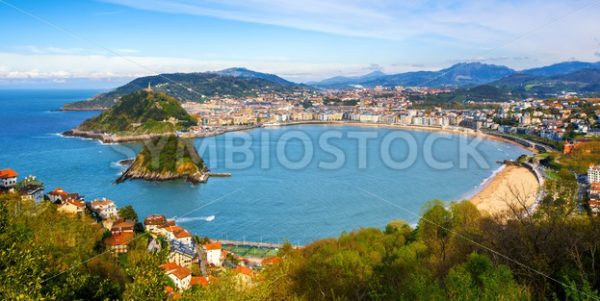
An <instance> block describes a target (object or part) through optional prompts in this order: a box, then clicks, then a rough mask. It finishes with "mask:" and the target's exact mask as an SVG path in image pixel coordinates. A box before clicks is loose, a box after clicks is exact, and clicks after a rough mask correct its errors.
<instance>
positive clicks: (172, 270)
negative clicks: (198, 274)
mask: <svg viewBox="0 0 600 301" xmlns="http://www.w3.org/2000/svg"><path fill="white" fill-rule="evenodd" d="M160 268H161V269H163V270H164V271H165V273H167V274H172V275H174V276H175V277H177V279H183V278H185V277H188V276H190V275H192V271H191V270H190V269H188V268H184V267H182V266H180V265H178V264H176V263H174V262H167V263H164V264H161V265H160Z"/></svg>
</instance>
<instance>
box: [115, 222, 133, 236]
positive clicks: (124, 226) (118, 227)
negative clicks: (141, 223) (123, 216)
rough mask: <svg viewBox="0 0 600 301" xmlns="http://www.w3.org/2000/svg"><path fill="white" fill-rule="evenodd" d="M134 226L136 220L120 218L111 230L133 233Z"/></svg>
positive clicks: (116, 232)
mask: <svg viewBox="0 0 600 301" xmlns="http://www.w3.org/2000/svg"><path fill="white" fill-rule="evenodd" d="M134 227H135V222H134V221H128V220H119V221H116V222H115V223H113V224H112V226H111V227H110V232H111V233H112V234H118V233H133V230H134Z"/></svg>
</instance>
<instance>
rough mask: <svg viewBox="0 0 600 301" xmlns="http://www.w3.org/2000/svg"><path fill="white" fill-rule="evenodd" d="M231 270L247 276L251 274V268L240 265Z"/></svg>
mask: <svg viewBox="0 0 600 301" xmlns="http://www.w3.org/2000/svg"><path fill="white" fill-rule="evenodd" d="M233 271H234V272H236V273H240V274H244V275H248V276H252V274H253V272H252V269H250V268H248V267H245V266H241V265H238V266H237V267H236V268H235V269H234V270H233Z"/></svg>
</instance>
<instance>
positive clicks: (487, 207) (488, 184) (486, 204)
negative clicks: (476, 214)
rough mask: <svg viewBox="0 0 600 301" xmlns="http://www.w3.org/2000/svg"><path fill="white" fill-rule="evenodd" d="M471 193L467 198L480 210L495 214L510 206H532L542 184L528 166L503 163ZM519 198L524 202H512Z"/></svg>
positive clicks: (536, 199)
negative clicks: (477, 189)
mask: <svg viewBox="0 0 600 301" xmlns="http://www.w3.org/2000/svg"><path fill="white" fill-rule="evenodd" d="M494 173H495V174H492V176H490V177H489V178H488V179H486V180H485V181H484V182H483V183H482V184H481V185H480V187H481V189H479V191H477V192H475V193H473V195H472V196H471V197H470V198H468V200H469V201H470V202H471V203H473V204H474V205H475V206H476V207H477V209H479V210H480V211H485V212H487V213H489V214H492V215H496V214H501V213H503V212H506V211H507V210H509V209H510V206H518V207H522V206H525V207H526V208H527V209H529V208H534V207H535V204H536V202H537V201H538V195H539V192H540V189H541V188H542V184H543V183H540V179H539V178H538V176H537V175H536V174H535V173H534V172H533V171H532V170H531V169H529V168H527V167H525V166H522V165H520V164H515V163H508V164H507V163H505V164H503V165H502V167H501V168H499V169H498V170H496V171H495V172H494ZM515 198H519V199H520V201H521V202H524V204H520V203H518V202H514V201H513V200H514V199H515Z"/></svg>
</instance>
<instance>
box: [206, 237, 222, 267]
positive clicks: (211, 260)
mask: <svg viewBox="0 0 600 301" xmlns="http://www.w3.org/2000/svg"><path fill="white" fill-rule="evenodd" d="M203 248H204V251H205V252H206V262H208V264H210V265H213V266H221V243H219V242H216V243H207V244H205V245H204V247H203Z"/></svg>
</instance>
